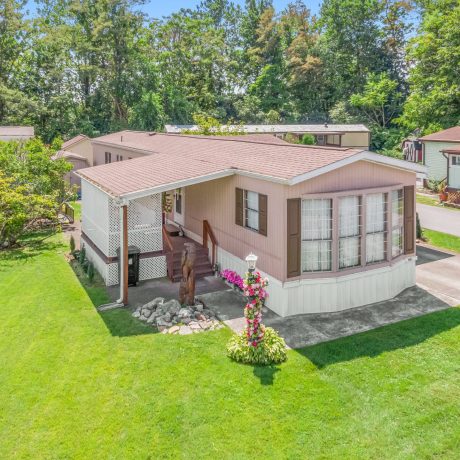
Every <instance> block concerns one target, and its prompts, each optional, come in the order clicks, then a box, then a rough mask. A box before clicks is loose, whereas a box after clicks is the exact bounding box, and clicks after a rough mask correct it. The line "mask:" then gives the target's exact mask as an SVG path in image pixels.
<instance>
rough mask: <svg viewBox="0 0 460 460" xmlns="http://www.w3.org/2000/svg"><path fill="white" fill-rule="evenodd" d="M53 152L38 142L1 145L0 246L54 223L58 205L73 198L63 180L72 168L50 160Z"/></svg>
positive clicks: (70, 190) (12, 243)
mask: <svg viewBox="0 0 460 460" xmlns="http://www.w3.org/2000/svg"><path fill="white" fill-rule="evenodd" d="M54 153H55V150H53V149H51V148H48V147H46V146H45V145H44V144H43V143H42V142H41V141H39V140H38V139H32V140H29V141H28V142H26V143H19V142H0V247H3V248H4V247H10V246H12V245H15V244H16V243H17V242H18V239H19V238H20V237H21V236H22V235H24V234H25V233H27V232H28V231H31V230H34V229H37V228H39V227H40V226H41V225H43V224H44V223H45V222H46V223H51V224H56V223H57V214H58V210H59V208H60V206H61V204H62V203H63V202H65V201H67V200H68V199H70V198H72V197H73V196H74V191H73V190H72V189H71V188H70V186H69V185H68V184H67V182H66V181H65V180H64V175H65V174H66V173H67V172H69V171H70V170H71V169H72V165H71V164H70V163H68V162H67V161H66V160H64V159H57V160H53V159H52V156H53V155H54Z"/></svg>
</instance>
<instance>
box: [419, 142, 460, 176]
mask: <svg viewBox="0 0 460 460" xmlns="http://www.w3.org/2000/svg"><path fill="white" fill-rule="evenodd" d="M423 145H424V150H425V165H426V166H427V168H428V173H427V177H428V179H432V180H442V179H445V178H446V177H447V160H446V157H445V156H444V155H443V154H442V152H441V150H444V149H448V148H455V147H460V144H459V143H458V142H457V143H454V142H430V141H425V142H423Z"/></svg>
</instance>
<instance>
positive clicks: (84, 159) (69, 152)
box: [54, 134, 94, 188]
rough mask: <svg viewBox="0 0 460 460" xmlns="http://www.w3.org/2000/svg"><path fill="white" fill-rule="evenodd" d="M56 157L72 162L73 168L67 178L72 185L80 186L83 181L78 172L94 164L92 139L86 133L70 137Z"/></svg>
mask: <svg viewBox="0 0 460 460" xmlns="http://www.w3.org/2000/svg"><path fill="white" fill-rule="evenodd" d="M54 158H65V159H66V160H67V161H68V162H69V163H72V165H73V168H72V171H71V172H70V173H69V174H68V175H67V179H68V180H69V182H70V184H71V185H77V186H78V187H79V188H80V183H81V181H80V177H79V176H77V175H76V172H77V171H78V170H80V169H83V168H88V167H89V166H93V165H94V161H93V146H92V144H91V139H90V138H89V137H88V136H85V135H84V134H79V135H78V136H75V137H73V138H72V139H69V140H68V141H66V142H64V143H63V144H62V150H60V151H59V152H57V154H56V155H55V156H54Z"/></svg>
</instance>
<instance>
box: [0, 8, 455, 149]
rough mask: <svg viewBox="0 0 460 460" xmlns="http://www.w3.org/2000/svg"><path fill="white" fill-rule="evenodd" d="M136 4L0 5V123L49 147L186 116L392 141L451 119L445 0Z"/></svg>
mask: <svg viewBox="0 0 460 460" xmlns="http://www.w3.org/2000/svg"><path fill="white" fill-rule="evenodd" d="M143 2H144V1H143V0H135V1H128V0H105V1H103V2H102V1H98V0H38V1H37V13H36V15H35V16H34V17H32V18H28V17H26V16H25V13H24V11H25V8H26V4H25V2H24V1H23V0H0V16H1V17H2V20H1V21H0V56H1V59H0V124H31V125H34V126H35V128H36V132H37V133H38V134H39V136H40V137H41V138H42V139H43V140H44V141H45V142H50V141H52V140H53V139H54V138H55V137H57V136H61V137H64V138H67V137H70V136H72V135H74V134H76V133H84V134H87V135H90V136H95V135H98V134H104V133H107V132H112V131H115V130H119V129H123V128H131V129H142V130H161V129H162V128H163V126H164V124H165V123H192V122H193V116H194V114H206V115H207V116H209V117H213V118H215V119H217V120H218V121H219V122H221V123H223V124H226V123H227V122H228V121H229V120H236V122H245V123H251V122H253V123H257V122H258V123H267V122H272V123H273V122H310V123H312V122H313V123H314V122H325V121H342V122H362V123H366V124H368V125H369V126H370V127H371V129H372V130H373V131H376V132H377V131H378V132H382V130H383V131H385V130H392V132H399V137H402V136H403V135H405V134H407V133H409V132H410V131H411V130H414V129H415V128H419V129H420V130H422V131H430V130H433V129H436V128H439V127H447V126H451V125H452V124H456V123H458V122H459V119H460V100H459V99H460V89H459V87H460V86H459V83H458V82H459V80H458V74H459V62H460V59H459V53H460V51H459V49H460V41H459V34H458V22H459V19H460V5H459V4H458V2H457V1H456V0H430V1H427V0H419V1H412V0H324V2H323V4H322V7H321V10H320V12H319V14H318V15H316V16H315V15H312V14H311V12H310V10H309V9H308V7H307V6H306V4H305V3H304V2H303V1H302V0H293V1H292V2H291V3H290V4H289V5H288V6H287V7H286V8H285V9H284V10H282V11H276V10H275V9H274V7H273V3H272V1H271V0H246V2H245V4H244V5H243V6H240V5H239V4H236V3H235V2H233V1H231V0H203V1H202V2H201V3H200V4H199V5H198V7H196V8H194V9H181V10H180V11H177V12H176V13H174V14H171V15H170V16H169V17H165V18H162V19H158V18H153V17H147V16H146V15H145V14H143V13H142V12H141V11H140V9H139V6H140V5H141V4H142V3H143ZM416 15H419V16H420V18H421V20H420V23H419V24H418V25H415V26H414V25H412V24H411V21H412V20H413V19H414V17H416ZM409 38H410V39H409ZM396 137H398V136H396ZM374 147H375V148H381V147H379V146H378V145H377V144H375V145H374Z"/></svg>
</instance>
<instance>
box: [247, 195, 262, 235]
mask: <svg viewBox="0 0 460 460" xmlns="http://www.w3.org/2000/svg"><path fill="white" fill-rule="evenodd" d="M244 226H245V227H246V228H249V229H251V230H255V231H259V194H258V193H256V192H250V191H249V190H245V191H244Z"/></svg>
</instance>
